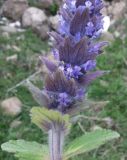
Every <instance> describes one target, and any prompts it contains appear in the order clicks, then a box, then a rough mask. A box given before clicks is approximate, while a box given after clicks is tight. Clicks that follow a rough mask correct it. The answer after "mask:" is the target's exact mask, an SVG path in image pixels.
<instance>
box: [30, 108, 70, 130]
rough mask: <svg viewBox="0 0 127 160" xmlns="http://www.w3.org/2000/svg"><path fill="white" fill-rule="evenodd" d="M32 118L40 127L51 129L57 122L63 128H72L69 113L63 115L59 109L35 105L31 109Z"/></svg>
mask: <svg viewBox="0 0 127 160" xmlns="http://www.w3.org/2000/svg"><path fill="white" fill-rule="evenodd" d="M31 119H32V122H33V123H35V124H36V125H37V126H38V127H39V128H41V129H43V130H44V131H46V132H47V131H49V130H50V129H51V128H52V127H55V126H56V124H57V125H60V126H61V130H63V131H68V130H69V129H70V126H71V125H70V122H69V115H62V114H61V113H60V112H58V111H54V110H48V109H46V108H40V107H34V108H32V110H31Z"/></svg>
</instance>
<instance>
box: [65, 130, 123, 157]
mask: <svg viewBox="0 0 127 160" xmlns="http://www.w3.org/2000/svg"><path fill="white" fill-rule="evenodd" d="M119 136H120V135H119V134H118V133H117V132H114V131H111V130H105V129H99V130H96V131H93V132H89V133H87V134H85V135H83V136H81V137H79V138H77V139H75V140H74V141H73V142H71V143H70V144H69V145H68V146H67V149H66V150H65V154H64V158H65V160H67V159H69V158H71V157H73V156H76V155H79V154H82V153H84V152H89V151H91V150H93V149H96V148H98V147H99V146H101V145H103V144H104V143H106V142H107V141H109V140H112V139H114V138H118V137H119Z"/></svg>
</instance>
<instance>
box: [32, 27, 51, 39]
mask: <svg viewBox="0 0 127 160" xmlns="http://www.w3.org/2000/svg"><path fill="white" fill-rule="evenodd" d="M34 31H35V33H36V34H37V35H38V36H39V37H40V38H41V39H42V40H46V39H47V38H48V32H49V27H48V25H47V24H42V25H38V26H36V27H34Z"/></svg>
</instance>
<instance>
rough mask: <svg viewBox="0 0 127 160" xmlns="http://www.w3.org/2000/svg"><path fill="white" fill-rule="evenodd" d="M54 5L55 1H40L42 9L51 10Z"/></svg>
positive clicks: (39, 4)
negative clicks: (50, 7)
mask: <svg viewBox="0 0 127 160" xmlns="http://www.w3.org/2000/svg"><path fill="white" fill-rule="evenodd" d="M52 4H53V0H38V6H39V7H40V8H42V9H46V8H49V6H51V5H52Z"/></svg>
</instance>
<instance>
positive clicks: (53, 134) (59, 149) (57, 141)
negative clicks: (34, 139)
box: [49, 126, 64, 160]
mask: <svg viewBox="0 0 127 160" xmlns="http://www.w3.org/2000/svg"><path fill="white" fill-rule="evenodd" d="M63 141H64V132H63V131H62V130H61V127H60V126H55V127H53V128H52V129H51V130H50V131H49V149H50V160H62V154H63Z"/></svg>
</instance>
